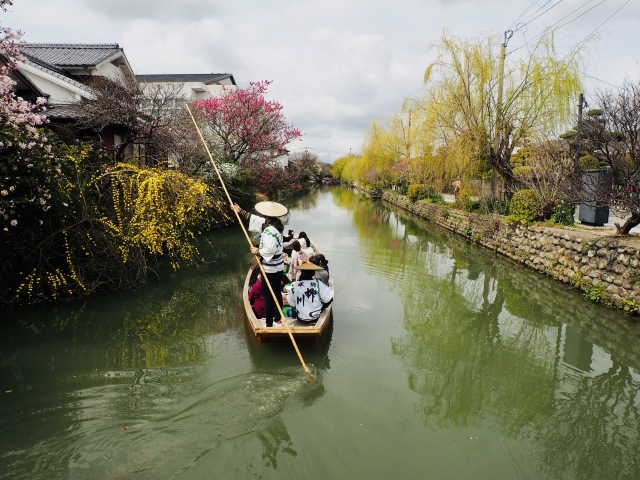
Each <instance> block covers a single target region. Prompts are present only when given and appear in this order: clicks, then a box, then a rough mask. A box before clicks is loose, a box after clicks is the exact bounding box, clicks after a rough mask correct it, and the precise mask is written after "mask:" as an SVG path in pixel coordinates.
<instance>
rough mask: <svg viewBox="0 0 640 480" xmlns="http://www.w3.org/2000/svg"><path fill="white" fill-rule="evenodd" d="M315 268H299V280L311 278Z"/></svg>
mask: <svg viewBox="0 0 640 480" xmlns="http://www.w3.org/2000/svg"><path fill="white" fill-rule="evenodd" d="M315 274H316V272H315V270H300V280H313V276H314V275H315Z"/></svg>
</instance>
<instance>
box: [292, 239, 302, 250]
mask: <svg viewBox="0 0 640 480" xmlns="http://www.w3.org/2000/svg"><path fill="white" fill-rule="evenodd" d="M291 248H292V249H293V250H295V251H296V252H299V251H300V249H301V248H302V247H301V246H300V242H299V241H298V240H294V241H293V242H291Z"/></svg>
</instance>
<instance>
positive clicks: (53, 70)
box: [27, 57, 91, 92]
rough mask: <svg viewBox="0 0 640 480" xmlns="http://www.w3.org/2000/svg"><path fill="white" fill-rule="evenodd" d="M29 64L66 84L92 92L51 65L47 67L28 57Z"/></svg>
mask: <svg viewBox="0 0 640 480" xmlns="http://www.w3.org/2000/svg"><path fill="white" fill-rule="evenodd" d="M27 63H29V64H30V65H33V66H34V67H35V68H37V69H38V70H42V71H43V72H46V73H48V74H50V75H53V76H54V77H58V78H59V79H61V80H64V81H65V82H68V83H70V84H71V85H74V86H76V87H78V88H81V89H83V90H86V91H87V92H90V91H91V90H90V89H89V87H87V86H86V85H85V84H83V83H80V82H78V81H76V80H74V79H72V78H70V77H68V76H66V75H64V73H63V72H61V71H60V70H59V69H57V68H55V67H53V66H51V65H47V64H46V63H44V62H38V61H34V60H33V59H31V58H29V57H27Z"/></svg>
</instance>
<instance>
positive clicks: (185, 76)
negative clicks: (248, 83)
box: [136, 73, 236, 85]
mask: <svg viewBox="0 0 640 480" xmlns="http://www.w3.org/2000/svg"><path fill="white" fill-rule="evenodd" d="M136 78H137V79H138V81H140V82H163V83H168V82H202V83H204V84H205V85H209V84H211V83H215V82H219V81H221V80H225V79H227V78H230V79H231V83H232V84H233V85H235V84H236V81H235V80H234V78H233V75H232V74H230V73H168V74H163V73H160V74H153V75H136Z"/></svg>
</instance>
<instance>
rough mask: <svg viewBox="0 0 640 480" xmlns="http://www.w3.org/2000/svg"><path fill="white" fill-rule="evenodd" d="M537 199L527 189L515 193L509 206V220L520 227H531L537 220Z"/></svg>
mask: <svg viewBox="0 0 640 480" xmlns="http://www.w3.org/2000/svg"><path fill="white" fill-rule="evenodd" d="M538 210H539V209H538V199H537V197H536V194H535V193H534V192H533V191H532V190H529V189H523V190H520V191H518V192H516V193H515V194H514V195H513V197H512V198H511V203H510V204H509V211H510V214H509V219H510V220H511V221H513V222H517V223H520V224H521V225H525V226H528V225H533V223H534V222H535V221H536V220H538Z"/></svg>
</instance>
